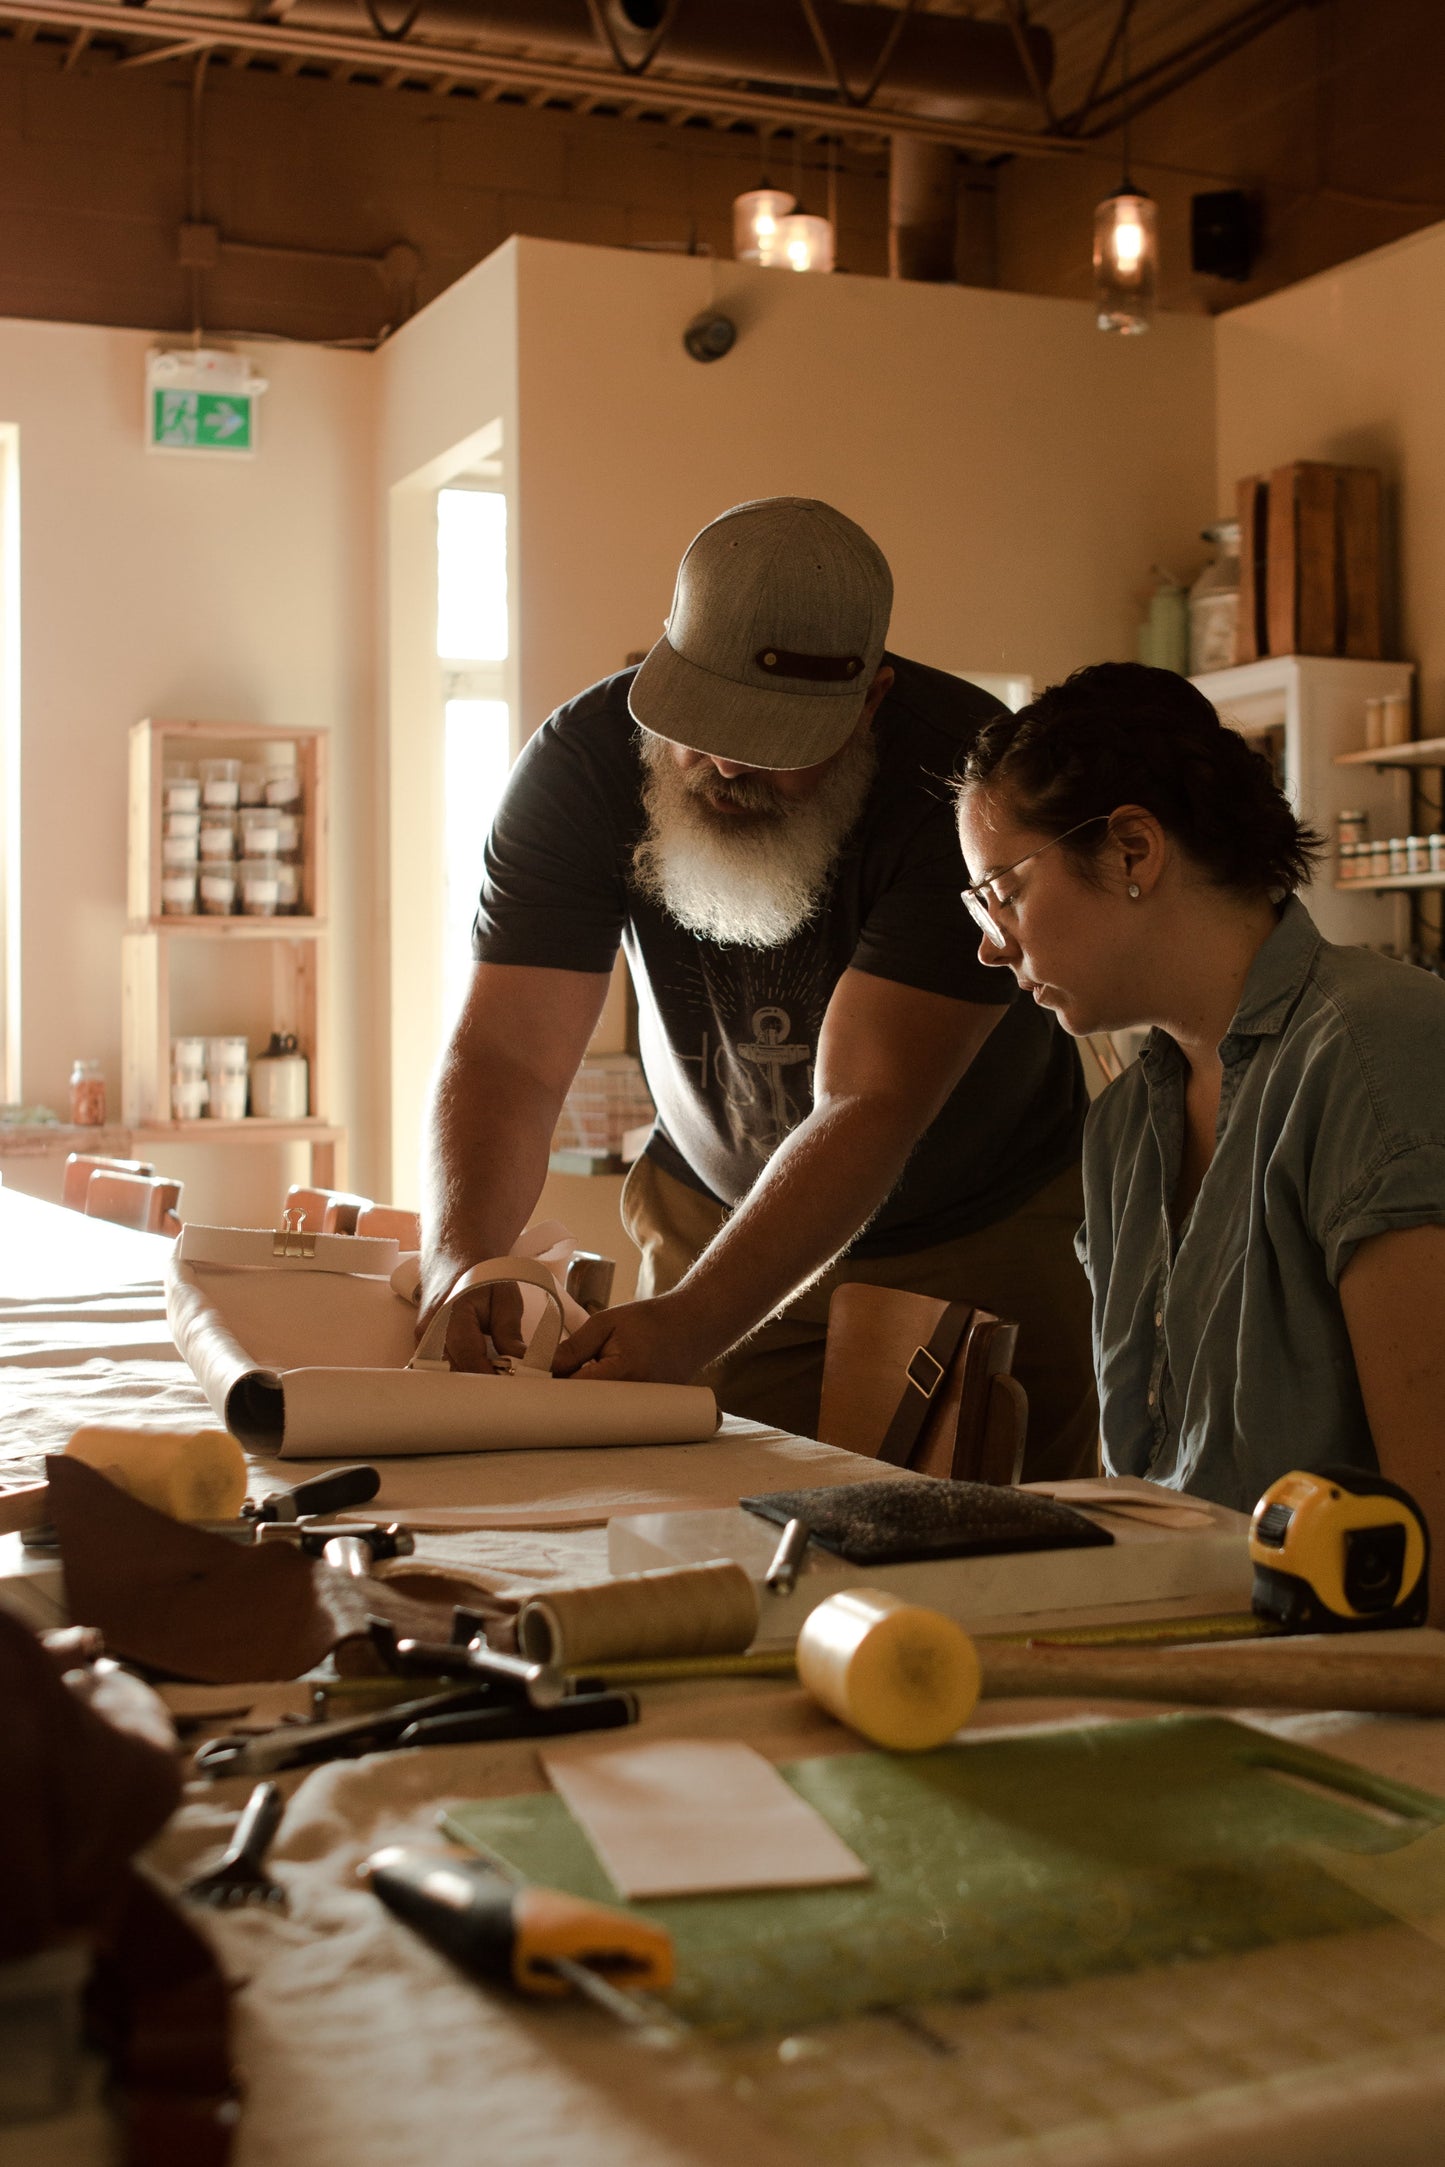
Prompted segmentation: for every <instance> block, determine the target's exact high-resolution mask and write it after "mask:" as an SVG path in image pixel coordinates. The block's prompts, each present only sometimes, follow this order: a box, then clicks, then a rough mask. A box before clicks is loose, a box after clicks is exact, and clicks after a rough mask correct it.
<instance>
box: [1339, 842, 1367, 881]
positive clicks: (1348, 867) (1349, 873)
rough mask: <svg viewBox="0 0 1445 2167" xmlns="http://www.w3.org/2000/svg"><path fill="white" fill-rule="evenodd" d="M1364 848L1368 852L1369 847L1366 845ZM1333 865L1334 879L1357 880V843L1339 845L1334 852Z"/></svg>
mask: <svg viewBox="0 0 1445 2167" xmlns="http://www.w3.org/2000/svg"><path fill="white" fill-rule="evenodd" d="M1364 847H1365V849H1366V850H1368V849H1369V847H1370V846H1369V844H1368V843H1367V844H1366V845H1365V846H1364ZM1335 864H1336V874H1335V878H1336V879H1337V880H1339V881H1349V880H1358V879H1359V877H1360V845H1359V844H1358V843H1341V844H1339V845H1338V846H1337V848H1336V851H1335Z"/></svg>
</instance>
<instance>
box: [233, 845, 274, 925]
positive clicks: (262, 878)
mask: <svg viewBox="0 0 1445 2167" xmlns="http://www.w3.org/2000/svg"><path fill="white" fill-rule="evenodd" d="M240 880H241V909H242V912H243V913H244V914H245V916H246V917H248V918H274V917H275V915H276V912H277V910H278V908H279V907H280V901H281V881H280V868H279V866H278V865H277V862H276V860H275V859H274V858H243V859H242V860H241V871H240Z"/></svg>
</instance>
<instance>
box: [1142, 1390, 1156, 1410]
mask: <svg viewBox="0 0 1445 2167" xmlns="http://www.w3.org/2000/svg"><path fill="white" fill-rule="evenodd" d="M1144 1404H1145V1406H1146V1407H1152V1406H1153V1405H1154V1394H1153V1393H1152V1392H1151V1393H1150V1394H1149V1397H1148V1399H1147V1400H1146V1401H1145V1402H1144Z"/></svg>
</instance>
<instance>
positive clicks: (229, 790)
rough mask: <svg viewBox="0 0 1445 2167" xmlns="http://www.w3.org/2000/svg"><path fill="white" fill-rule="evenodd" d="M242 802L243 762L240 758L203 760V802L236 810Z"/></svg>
mask: <svg viewBox="0 0 1445 2167" xmlns="http://www.w3.org/2000/svg"><path fill="white" fill-rule="evenodd" d="M240 802H241V763H240V761H239V760H203V761H202V762H201V803H202V804H203V805H216V806H220V807H222V808H224V809H225V810H226V811H229V812H234V811H235V809H236V807H237V806H238V805H239V804H240Z"/></svg>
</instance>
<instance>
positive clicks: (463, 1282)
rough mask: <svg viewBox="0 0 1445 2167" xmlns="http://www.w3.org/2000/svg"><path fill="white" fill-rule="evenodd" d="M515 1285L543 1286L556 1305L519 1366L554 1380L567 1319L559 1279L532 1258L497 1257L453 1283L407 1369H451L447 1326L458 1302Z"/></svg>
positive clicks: (436, 1309) (543, 1322)
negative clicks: (488, 1289)
mask: <svg viewBox="0 0 1445 2167" xmlns="http://www.w3.org/2000/svg"><path fill="white" fill-rule="evenodd" d="M513 1282H515V1283H516V1284H518V1285H521V1284H523V1283H525V1284H526V1285H527V1286H529V1287H540V1288H541V1290H542V1292H543V1293H544V1294H545V1295H547V1296H548V1298H549V1299H550V1301H551V1304H552V1306H551V1308H550V1309H549V1310H548V1311H547V1313H546V1315H545V1316H544V1317H543V1319H542V1321H541V1323H540V1324H539V1325H538V1326H537V1329H536V1331H535V1332H534V1333H533V1334H532V1343H531V1345H530V1346H529V1347H528V1349H527V1352H526V1354H525V1355H524V1356H523V1357H522V1361H521V1363H520V1365H519V1369H520V1370H522V1371H531V1372H538V1371H540V1373H541V1374H542V1375H543V1376H545V1377H550V1376H551V1374H552V1357H553V1355H554V1354H555V1353H556V1352H557V1348H558V1345H559V1343H560V1341H561V1338H562V1328H563V1325H564V1323H565V1321H566V1319H565V1317H564V1314H563V1310H562V1297H561V1295H560V1294H559V1293H558V1291H557V1282H556V1280H555V1279H554V1278H553V1277H552V1274H551V1273H550V1272H549V1271H548V1269H547V1267H546V1265H545V1264H538V1263H537V1262H536V1261H535V1260H534V1259H533V1258H531V1257H493V1258H492V1259H491V1261H490V1263H487V1264H474V1265H473V1266H472V1268H471V1270H470V1271H469V1272H463V1273H462V1275H461V1277H460V1279H458V1280H456V1281H455V1283H454V1284H453V1286H452V1289H451V1292H450V1293H449V1294H448V1295H447V1297H446V1300H445V1301H443V1302H438V1304H437V1306H436V1308H435V1309H434V1310H433V1311H432V1313H431V1317H430V1319H429V1320H428V1323H427V1328H426V1330H425V1331H424V1332H423V1334H422V1336H421V1339H420V1341H419V1343H418V1345H417V1350H416V1353H415V1354H414V1355H413V1356H412V1358H411V1360H410V1361H409V1362H408V1363H407V1365H406V1366H407V1368H408V1369H445V1370H449V1369H450V1368H451V1363H450V1362H449V1361H448V1360H447V1354H446V1345H447V1325H448V1323H449V1322H450V1320H451V1313H452V1311H453V1310H454V1309H455V1308H456V1306H457V1303H458V1302H460V1301H464V1300H465V1299H466V1297H467V1296H468V1295H469V1294H471V1293H472V1292H474V1290H475V1289H476V1288H478V1287H491V1286H498V1285H508V1284H511V1283H513ZM513 1374H514V1375H516V1374H518V1371H517V1370H514V1371H513Z"/></svg>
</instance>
